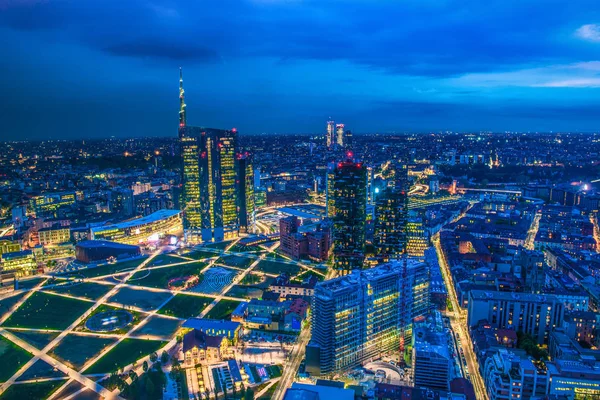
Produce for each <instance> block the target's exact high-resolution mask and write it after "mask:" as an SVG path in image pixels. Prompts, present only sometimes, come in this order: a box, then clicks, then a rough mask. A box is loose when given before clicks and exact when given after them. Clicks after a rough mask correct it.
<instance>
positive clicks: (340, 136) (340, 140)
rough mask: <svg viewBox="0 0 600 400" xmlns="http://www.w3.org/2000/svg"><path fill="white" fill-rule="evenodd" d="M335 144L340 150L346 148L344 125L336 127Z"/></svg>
mask: <svg viewBox="0 0 600 400" xmlns="http://www.w3.org/2000/svg"><path fill="white" fill-rule="evenodd" d="M335 143H336V144H337V145H338V146H340V148H343V147H344V124H337V125H336V126H335Z"/></svg>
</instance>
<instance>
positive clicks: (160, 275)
mask: <svg viewBox="0 0 600 400" xmlns="http://www.w3.org/2000/svg"><path fill="white" fill-rule="evenodd" d="M182 261H183V260H182ZM204 267H206V264H205V263H203V262H200V261H198V262H195V263H191V264H186V265H178V266H175V267H165V268H157V269H151V270H146V269H144V270H142V271H139V272H136V273H135V274H134V275H133V276H132V277H131V279H130V280H129V281H128V282H127V283H129V284H131V285H137V286H147V287H153V288H159V289H166V288H167V286H168V283H169V280H171V279H173V278H178V277H182V276H190V275H199V276H200V280H202V275H201V274H200V271H202V269H203V268H204ZM148 272H150V274H149V275H148V276H146V274H148ZM142 277H145V278H142ZM138 278H140V279H138Z"/></svg>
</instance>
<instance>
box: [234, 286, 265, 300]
mask: <svg viewBox="0 0 600 400" xmlns="http://www.w3.org/2000/svg"><path fill="white" fill-rule="evenodd" d="M225 295H226V296H229V297H242V298H245V299H260V298H262V295H263V290H262V289H260V288H259V287H257V286H245V285H234V286H233V287H232V288H231V289H229V291H228V292H227V293H225Z"/></svg>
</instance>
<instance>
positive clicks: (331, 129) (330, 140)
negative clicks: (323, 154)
mask: <svg viewBox="0 0 600 400" xmlns="http://www.w3.org/2000/svg"><path fill="white" fill-rule="evenodd" d="M326 142H327V148H328V149H331V148H332V147H333V145H334V144H335V122H334V121H331V118H330V120H329V121H327V137H326Z"/></svg>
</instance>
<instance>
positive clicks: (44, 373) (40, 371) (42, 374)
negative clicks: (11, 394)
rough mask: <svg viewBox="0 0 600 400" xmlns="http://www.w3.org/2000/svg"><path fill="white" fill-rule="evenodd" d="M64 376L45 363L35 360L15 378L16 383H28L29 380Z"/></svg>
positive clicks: (64, 375)
mask: <svg viewBox="0 0 600 400" xmlns="http://www.w3.org/2000/svg"><path fill="white" fill-rule="evenodd" d="M66 376H67V375H66V374H65V373H64V372H62V371H61V370H59V369H56V368H54V366H53V365H50V364H48V363H47V362H46V361H44V360H37V361H36V362H34V363H33V365H32V366H31V367H29V368H27V370H26V371H25V372H23V373H22V374H21V376H19V377H18V378H17V382H20V381H28V380H31V379H43V378H64V377H66Z"/></svg>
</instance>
